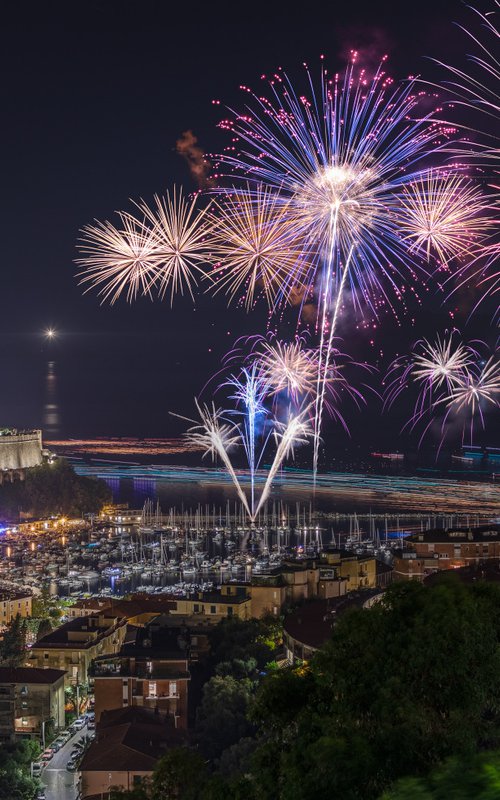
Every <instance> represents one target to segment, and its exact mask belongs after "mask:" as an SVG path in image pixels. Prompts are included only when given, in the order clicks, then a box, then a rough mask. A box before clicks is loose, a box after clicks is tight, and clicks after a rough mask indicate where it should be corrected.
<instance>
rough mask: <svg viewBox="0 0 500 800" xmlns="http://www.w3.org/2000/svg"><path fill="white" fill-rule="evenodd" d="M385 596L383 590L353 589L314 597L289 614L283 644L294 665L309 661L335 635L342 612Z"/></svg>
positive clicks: (289, 659) (368, 605) (362, 606)
mask: <svg viewBox="0 0 500 800" xmlns="http://www.w3.org/2000/svg"><path fill="white" fill-rule="evenodd" d="M381 596H382V592H380V591H379V589H366V590H364V591H358V592H351V593H350V594H349V595H347V596H345V597H338V598H335V599H333V600H311V601H310V602H308V603H304V605H302V606H300V608H297V609H295V611H292V612H291V613H290V614H288V615H287V616H286V617H285V621H284V623H283V644H284V646H285V653H286V658H287V660H288V661H289V662H290V664H294V663H296V662H297V661H308V660H309V659H310V658H311V657H312V656H313V655H314V653H315V652H316V650H319V648H320V647H322V646H323V645H324V644H325V643H326V642H327V641H328V639H329V638H330V637H331V635H332V631H333V628H334V626H335V624H336V622H337V620H338V619H339V617H340V615H341V614H344V613H345V612H346V611H347V610H348V609H351V608H369V607H370V606H371V605H373V603H374V602H376V600H378V599H379V598H380V597H381Z"/></svg>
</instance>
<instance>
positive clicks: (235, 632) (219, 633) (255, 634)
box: [210, 617, 279, 674]
mask: <svg viewBox="0 0 500 800" xmlns="http://www.w3.org/2000/svg"><path fill="white" fill-rule="evenodd" d="M271 619H272V624H271V623H270V622H269V621H266V620H261V619H249V620H240V619H238V618H237V617H233V618H229V619H224V620H222V621H221V622H220V623H219V624H218V625H216V626H215V628H214V629H213V630H212V632H211V634H210V645H211V664H212V669H213V670H215V669H216V668H217V666H218V665H219V664H224V668H223V669H224V670H225V673H226V674H229V673H230V671H231V665H232V664H233V662H235V672H236V673H238V672H241V664H242V663H247V664H248V663H249V662H250V661H252V662H253V663H255V665H256V669H257V670H262V669H263V668H264V667H265V665H266V664H267V662H268V661H271V659H272V657H273V649H274V646H275V644H274V638H273V636H274V635H275V632H276V629H277V628H278V629H279V625H278V626H277V623H276V619H275V618H274V617H272V618H271ZM276 635H277V634H276Z"/></svg>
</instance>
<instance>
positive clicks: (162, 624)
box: [91, 616, 191, 729]
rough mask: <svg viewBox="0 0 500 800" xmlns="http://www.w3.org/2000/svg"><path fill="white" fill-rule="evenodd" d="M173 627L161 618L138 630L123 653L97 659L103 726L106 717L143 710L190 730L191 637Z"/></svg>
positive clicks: (98, 707) (97, 698) (96, 689)
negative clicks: (137, 708)
mask: <svg viewBox="0 0 500 800" xmlns="http://www.w3.org/2000/svg"><path fill="white" fill-rule="evenodd" d="M171 622H172V619H171V618H170V617H169V616H160V617H157V618H156V619H155V620H153V621H152V622H150V623H149V624H148V625H147V626H146V627H144V628H136V629H135V630H134V631H133V637H132V638H131V640H129V641H127V642H126V643H125V644H124V645H123V646H122V648H121V650H120V651H119V652H118V653H115V654H114V655H112V656H110V655H108V656H100V657H98V658H96V659H95V662H94V664H93V665H92V670H91V676H92V679H93V684H94V698H95V715H96V723H97V724H99V722H100V719H101V715H102V713H103V712H104V711H109V710H110V709H118V708H127V707H133V706H140V707H143V708H146V709H150V710H153V711H155V712H157V713H159V714H161V715H162V716H164V717H168V718H170V719H171V720H172V721H173V724H174V727H175V728H178V729H185V728H187V713H188V705H187V701H188V683H189V680H190V678H191V675H190V672H189V659H190V650H191V634H190V631H189V629H187V628H185V629H181V628H178V627H176V628H173V627H172V626H171Z"/></svg>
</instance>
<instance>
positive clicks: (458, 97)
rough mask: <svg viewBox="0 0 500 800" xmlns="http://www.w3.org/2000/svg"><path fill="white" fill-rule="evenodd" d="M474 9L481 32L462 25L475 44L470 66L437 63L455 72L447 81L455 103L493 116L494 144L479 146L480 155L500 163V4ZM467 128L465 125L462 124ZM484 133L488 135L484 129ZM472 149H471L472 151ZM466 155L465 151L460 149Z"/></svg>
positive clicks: (472, 9) (494, 3)
mask: <svg viewBox="0 0 500 800" xmlns="http://www.w3.org/2000/svg"><path fill="white" fill-rule="evenodd" d="M469 8H470V10H471V11H473V12H474V14H476V17H477V19H479V20H480V27H481V33H480V34H479V33H476V32H474V31H473V30H469V29H468V28H466V27H465V26H463V25H459V26H458V27H459V28H461V30H462V31H463V32H464V33H465V34H466V35H467V37H468V38H469V40H470V41H471V42H472V43H473V45H474V47H475V52H472V53H471V54H469V55H468V56H467V60H468V62H469V63H468V66H467V69H465V70H462V69H460V68H459V67H455V66H453V65H451V64H445V63H444V62H442V61H438V60H437V59H434V60H435V62H436V63H437V64H439V65H440V66H442V67H444V69H445V70H446V71H447V72H448V73H451V79H450V80H445V81H443V84H444V85H445V86H446V87H447V89H448V91H449V92H450V93H451V94H452V95H453V103H454V104H459V105H463V106H465V107H466V108H468V109H474V110H476V111H479V112H480V113H481V114H483V115H486V116H488V117H490V118H491V119H492V120H493V122H494V124H495V132H494V133H493V134H489V138H490V139H491V143H490V144H488V145H486V147H484V146H482V145H479V152H478V153H477V155H479V156H481V157H483V158H486V159H493V160H494V161H495V162H496V163H498V153H499V145H498V142H499V136H498V118H499V116H500V62H499V60H498V56H497V55H496V53H498V46H499V44H500V31H499V29H498V24H497V23H496V20H495V16H496V12H497V11H498V9H500V3H499V2H498V0H495V1H494V2H493V10H492V11H489V12H487V13H484V14H483V13H481V12H480V11H478V10H477V9H476V8H474V7H473V6H469ZM461 127H464V126H461ZM481 135H482V136H488V134H486V133H485V132H484V131H481ZM469 152H470V150H469ZM460 153H461V154H462V155H463V153H464V151H463V150H462V151H460Z"/></svg>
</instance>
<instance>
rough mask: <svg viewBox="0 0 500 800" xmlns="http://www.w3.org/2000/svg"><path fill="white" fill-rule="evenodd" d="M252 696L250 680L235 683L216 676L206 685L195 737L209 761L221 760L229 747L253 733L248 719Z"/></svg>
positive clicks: (252, 688) (198, 713) (252, 686)
mask: <svg viewBox="0 0 500 800" xmlns="http://www.w3.org/2000/svg"><path fill="white" fill-rule="evenodd" d="M253 692H254V684H253V683H252V682H251V681H250V680H248V679H244V680H236V679H235V678H233V677H232V676H230V675H229V676H226V677H222V676H218V675H217V676H215V677H214V678H211V679H210V680H209V681H208V682H207V683H206V684H205V686H204V688H203V697H202V701H201V704H200V706H199V708H198V712H197V715H196V730H195V736H196V741H197V742H198V744H199V747H200V750H201V752H202V753H203V754H204V755H205V756H206V757H207V758H209V759H216V758H219V756H220V755H221V754H222V752H223V751H224V750H226V749H227V748H228V747H231V745H234V744H236V743H237V742H238V741H239V740H240V739H241V738H242V737H244V736H250V735H251V734H252V733H253V730H254V728H253V726H252V724H251V723H250V722H249V721H248V719H247V710H248V706H249V703H250V701H251V699H252V696H253Z"/></svg>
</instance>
